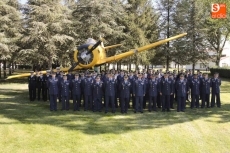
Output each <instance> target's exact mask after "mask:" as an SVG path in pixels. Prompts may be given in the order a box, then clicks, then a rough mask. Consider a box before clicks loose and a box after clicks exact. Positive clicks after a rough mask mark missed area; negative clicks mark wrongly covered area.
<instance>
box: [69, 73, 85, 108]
mask: <svg viewBox="0 0 230 153" xmlns="http://www.w3.org/2000/svg"><path fill="white" fill-rule="evenodd" d="M71 90H72V93H73V110H74V111H76V110H77V111H80V104H81V93H82V80H81V79H80V78H79V74H78V73H76V74H75V78H74V79H73V80H72V83H71Z"/></svg>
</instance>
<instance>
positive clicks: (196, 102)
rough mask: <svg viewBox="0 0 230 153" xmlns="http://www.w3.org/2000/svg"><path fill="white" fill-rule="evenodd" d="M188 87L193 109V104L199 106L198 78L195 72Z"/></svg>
mask: <svg viewBox="0 0 230 153" xmlns="http://www.w3.org/2000/svg"><path fill="white" fill-rule="evenodd" d="M190 88H191V95H192V102H191V108H192V109H193V108H194V106H196V108H199V105H200V104H199V96H200V80H199V79H198V76H197V74H194V78H193V79H192V82H191V84H190Z"/></svg>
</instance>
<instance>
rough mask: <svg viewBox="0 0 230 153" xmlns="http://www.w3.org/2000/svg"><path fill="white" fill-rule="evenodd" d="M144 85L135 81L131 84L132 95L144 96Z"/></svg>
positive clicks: (139, 81)
mask: <svg viewBox="0 0 230 153" xmlns="http://www.w3.org/2000/svg"><path fill="white" fill-rule="evenodd" d="M145 85H146V84H145V81H144V80H136V81H135V82H134V84H133V94H135V96H144V95H145V91H146V90H145V89H146V87H145Z"/></svg>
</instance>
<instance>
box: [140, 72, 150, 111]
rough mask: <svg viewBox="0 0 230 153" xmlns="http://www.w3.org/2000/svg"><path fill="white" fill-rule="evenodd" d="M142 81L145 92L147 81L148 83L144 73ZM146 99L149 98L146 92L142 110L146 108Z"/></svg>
mask: <svg viewBox="0 0 230 153" xmlns="http://www.w3.org/2000/svg"><path fill="white" fill-rule="evenodd" d="M142 80H143V81H144V83H145V91H146V88H147V85H148V81H149V80H148V78H147V73H145V74H143V75H142ZM148 98H149V95H148V92H146V93H145V96H144V97H143V109H145V108H146V104H147V101H148Z"/></svg>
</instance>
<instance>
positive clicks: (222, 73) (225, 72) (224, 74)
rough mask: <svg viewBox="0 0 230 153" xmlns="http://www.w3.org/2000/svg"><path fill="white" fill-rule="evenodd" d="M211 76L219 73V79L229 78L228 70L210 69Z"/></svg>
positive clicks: (229, 69)
mask: <svg viewBox="0 0 230 153" xmlns="http://www.w3.org/2000/svg"><path fill="white" fill-rule="evenodd" d="M210 72H211V75H214V73H215V72H218V73H219V76H220V77H221V78H230V68H226V67H225V68H210Z"/></svg>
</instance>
